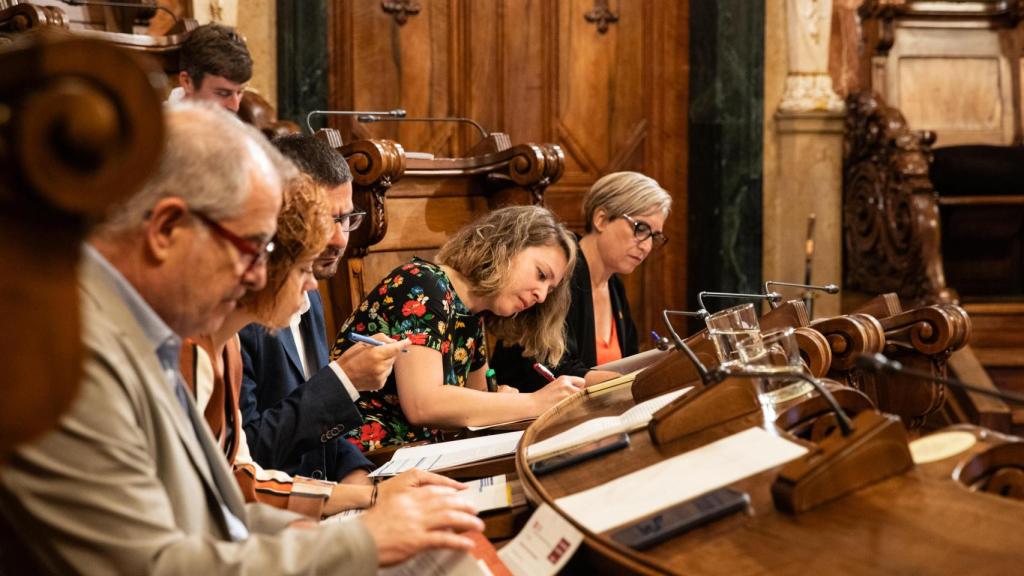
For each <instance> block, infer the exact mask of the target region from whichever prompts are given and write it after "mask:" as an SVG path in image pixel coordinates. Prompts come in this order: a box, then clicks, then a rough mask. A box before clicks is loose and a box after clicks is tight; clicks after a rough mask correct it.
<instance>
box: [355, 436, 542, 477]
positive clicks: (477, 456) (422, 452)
mask: <svg viewBox="0 0 1024 576" xmlns="http://www.w3.org/2000/svg"><path fill="white" fill-rule="evenodd" d="M522 437H523V433H522V431H519V432H507V433H505V434H494V435H491V436H480V437H478V438H467V439H465V440H454V441H452V442H441V443H438V444H426V445H423V446H412V447H408V448H399V449H398V450H396V451H395V454H394V455H393V456H392V457H391V460H390V461H388V463H387V464H385V465H383V466H381V467H380V468H377V469H376V470H374V471H373V472H371V473H370V477H371V478H376V477H379V476H395V475H396V474H401V473H402V472H405V471H406V470H411V469H413V468H419V469H420V470H428V471H437V470H444V469H446V468H453V467H455V466H462V465H463V464H472V463H474V462H482V461H484V460H490V459H492V458H500V457H502V456H509V455H511V454H514V453H515V451H516V446H517V445H518V444H519V439H520V438H522Z"/></svg>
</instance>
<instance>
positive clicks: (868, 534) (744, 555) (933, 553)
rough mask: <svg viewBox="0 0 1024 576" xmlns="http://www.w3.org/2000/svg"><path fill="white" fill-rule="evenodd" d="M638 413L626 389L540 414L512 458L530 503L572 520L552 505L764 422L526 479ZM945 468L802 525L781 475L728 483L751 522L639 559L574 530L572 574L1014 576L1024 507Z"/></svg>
mask: <svg viewBox="0 0 1024 576" xmlns="http://www.w3.org/2000/svg"><path fill="white" fill-rule="evenodd" d="M632 405H633V400H632V396H631V394H630V391H629V390H628V388H620V389H617V390H615V391H614V392H610V393H607V394H604V395H601V396H598V397H588V396H586V395H580V396H577V397H574V398H573V399H571V400H569V401H567V402H565V403H563V404H561V405H559V406H557V407H556V408H555V409H553V410H551V411H549V412H548V413H546V414H544V415H543V416H541V418H539V419H538V420H537V422H535V423H534V424H533V425H532V426H531V427H530V428H529V429H528V430H527V431H526V434H525V435H524V437H523V441H522V443H521V445H520V448H519V452H518V454H517V458H516V465H517V469H518V472H519V476H520V478H521V479H522V480H523V487H524V490H525V491H526V495H527V497H528V498H529V500H530V501H531V502H532V503H533V504H535V505H536V504H538V503H540V502H546V503H548V504H549V505H551V506H552V507H553V508H555V509H556V510H558V511H559V512H560V513H562V514H563V516H565V513H564V512H563V511H562V510H560V509H559V508H558V507H557V506H556V505H555V504H554V500H555V499H557V498H560V497H562V496H566V495H569V494H572V493H576V492H579V491H582V490H586V489H589V488H592V487H594V486H597V485H599V484H602V483H604V482H607V481H610V480H613V479H615V478H618V477H620V476H622V475H625V474H628V473H630V472H633V471H636V470H638V469H640V468H643V467H646V466H648V465H651V464H654V463H657V462H659V461H661V460H663V459H665V458H669V457H672V456H675V455H678V454H681V453H683V452H686V451H689V450H692V449H694V448H697V447H700V446H703V445H705V444H708V443H710V442H712V441H715V440H717V439H720V438H723V437H725V436H728V435H730V434H734V433H736V432H739V431H741V430H744V429H746V428H748V427H750V426H758V425H761V423H762V422H761V420H762V418H761V415H760V414H756V415H752V416H750V417H747V418H744V419H742V420H735V421H733V422H730V423H728V424H725V425H722V426H719V427H716V428H712V429H709V430H705V431H703V432H700V433H697V434H695V435H693V436H690V437H687V438H683V439H680V440H677V441H675V442H672V443H669V444H666V445H662V446H655V445H654V444H653V443H652V442H651V441H650V438H649V436H648V433H647V431H646V430H641V431H638V432H634V433H633V434H632V435H631V440H632V445H631V446H630V447H628V448H627V449H625V450H621V451H618V452H614V453H611V454H608V455H605V456H603V457H601V458H598V459H595V460H590V461H587V462H583V463H580V464H578V465H576V466H573V467H571V468H568V469H565V470H562V471H559V472H555V473H552V474H549V475H546V476H543V477H541V478H537V477H536V476H534V475H533V474H532V473H531V472H530V470H529V467H528V466H527V465H526V452H525V448H526V447H527V446H529V445H530V444H533V443H535V442H537V441H538V440H542V439H544V438H547V437H549V436H551V435H553V434H555V433H558V432H560V431H563V430H565V429H567V428H570V427H572V426H574V425H575V424H578V423H580V422H582V421H584V420H587V419H590V418H594V417H597V416H604V415H612V414H618V413H621V412H622V411H624V410H626V409H627V408H629V407H630V406H632ZM967 454H968V453H965V454H964V455H962V457H966V456H967ZM950 460H953V459H950ZM943 467H946V468H948V467H949V463H948V462H945V463H944V464H943V463H933V464H931V465H928V466H922V467H917V468H913V469H911V470H909V471H908V472H906V473H903V474H901V475H898V476H895V477H891V478H889V479H887V480H883V481H882V482H879V483H877V484H874V485H872V486H869V487H867V488H864V489H861V490H860V491H858V492H856V493H854V494H851V495H848V496H846V497H844V498H841V499H839V500H836V501H833V502H831V503H829V504H825V505H823V506H820V507H818V508H816V509H814V510H811V511H809V512H806V513H803V514H801V515H798V516H790V515H787V514H784V513H782V512H780V511H778V510H776V508H775V506H774V505H773V503H772V497H771V493H770V487H771V484H772V482H773V480H774V479H775V476H776V474H777V472H778V468H776V469H773V470H768V471H765V472H762V473H760V474H758V475H756V476H753V477H751V478H747V479H745V480H742V481H740V482H736V483H734V484H732V486H733V487H734V488H737V489H739V490H743V491H745V492H747V493H748V494H749V495H750V498H751V502H752V509H753V514H752V515H746V514H735V515H732V516H730V517H727V518H724V519H722V520H719V521H717V522H714V523H712V524H710V525H707V526H704V527H702V528H698V529H696V530H694V531H691V532H688V533H685V534H683V535H680V536H677V537H676V538H674V539H671V540H669V541H667V542H665V543H663V544H660V545H658V546H656V547H654V548H651V549H649V550H647V551H645V552H644V553H638V552H636V551H633V550H631V549H628V548H625V547H622V546H620V545H618V544H616V543H614V542H613V541H612V540H611V539H610V538H609V537H608V533H607V532H605V533H600V534H593V533H589V532H588V531H587V530H585V529H584V528H583V527H582V526H580V525H579V524H578V523H575V522H574V524H576V525H577V528H579V529H580V530H581V531H583V532H584V534H585V540H584V543H583V545H582V547H581V549H580V550H579V551H578V552H577V555H578V557H577V558H576V559H574V562H573V565H574V566H576V565H580V566H586V567H587V569H588V570H593V571H596V572H600V573H622V572H624V571H630V572H635V573H643V574H658V573H687V574H734V575H735V574H744V575H748V574H800V575H805V574H826V573H831V574H844V575H845V574H872V575H873V574H1000V575H1002V574H1011V573H1017V572H1018V571H1019V570H1020V566H1021V559H1022V558H1024V552H1022V550H1024V531H1021V530H1020V522H1021V519H1022V518H1024V503H1021V502H1020V501H1016V500H1010V499H1006V498H1000V497H997V496H993V495H990V494H982V493H973V492H970V491H969V490H968V489H967V488H966V487H965V486H963V485H962V484H960V483H958V482H956V481H954V480H951V479H950V478H949V476H948V474H944V473H943V470H944V469H946V468H943ZM696 472H697V471H695V473H696ZM639 489H642V487H640V488H639ZM568 519H569V520H570V521H573V519H572V518H568Z"/></svg>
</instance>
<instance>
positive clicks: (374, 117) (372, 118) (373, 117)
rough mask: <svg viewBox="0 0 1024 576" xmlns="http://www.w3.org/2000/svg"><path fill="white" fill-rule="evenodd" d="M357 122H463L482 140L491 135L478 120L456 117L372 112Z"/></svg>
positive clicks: (359, 117)
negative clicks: (478, 134) (475, 131)
mask: <svg viewBox="0 0 1024 576" xmlns="http://www.w3.org/2000/svg"><path fill="white" fill-rule="evenodd" d="M403 112H404V111H403ZM356 120H358V121H359V122H363V123H366V124H369V123H373V122H461V123H463V124H470V125H472V126H473V127H474V128H476V129H477V132H480V138H481V139H486V138H487V137H488V136H490V135H491V134H490V132H488V131H487V130H484V127H483V126H481V125H480V123H479V122H477V121H476V120H473V119H472V118H462V117H455V116H450V117H433V116H409V117H406V116H405V114H404V113H403V114H402V115H401V116H387V115H381V114H378V113H376V112H372V113H365V114H360V115H358V116H356Z"/></svg>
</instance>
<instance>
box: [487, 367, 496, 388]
mask: <svg viewBox="0 0 1024 576" xmlns="http://www.w3.org/2000/svg"><path fill="white" fill-rule="evenodd" d="M484 375H485V376H486V377H487V391H488V392H497V391H498V379H497V378H495V377H494V376H495V373H494V368H488V369H487V372H485V373H484Z"/></svg>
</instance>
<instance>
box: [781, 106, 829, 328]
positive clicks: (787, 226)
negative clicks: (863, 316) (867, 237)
mask: <svg viewBox="0 0 1024 576" xmlns="http://www.w3.org/2000/svg"><path fill="white" fill-rule="evenodd" d="M844 121H845V117H844V115H843V113H841V112H825V111H820V112H800V113H794V112H784V111H779V112H778V113H777V114H776V115H775V130H776V136H775V138H776V146H777V151H778V161H779V163H778V166H777V170H776V173H775V174H774V175H773V176H775V178H774V187H775V188H776V189H775V190H773V192H774V193H771V194H767V193H766V194H765V204H764V277H765V280H781V281H784V282H798V283H802V282H804V278H805V258H804V254H805V243H806V240H807V235H806V231H807V221H808V217H809V216H810V215H811V214H814V216H815V224H814V256H813V258H812V260H811V269H812V275H811V283H812V284H836V285H842V276H843V274H842V273H843V246H842V242H843V219H842V209H843V190H842V184H843V182H842V174H843V126H844ZM799 295H800V293H799V290H797V291H794V292H790V293H787V296H793V297H797V296H799ZM839 303H840V298H839V296H829V295H825V294H820V295H816V296H815V300H814V316H815V317H816V318H824V317H828V316H835V315H837V314H839Z"/></svg>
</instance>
